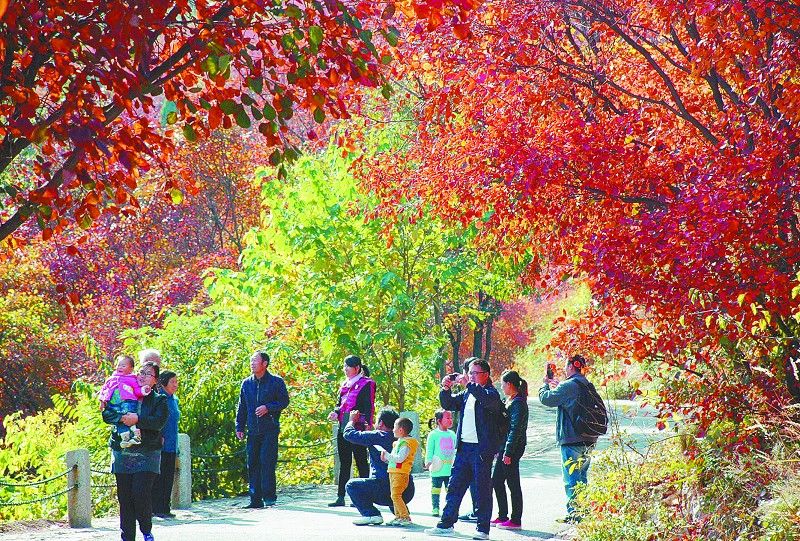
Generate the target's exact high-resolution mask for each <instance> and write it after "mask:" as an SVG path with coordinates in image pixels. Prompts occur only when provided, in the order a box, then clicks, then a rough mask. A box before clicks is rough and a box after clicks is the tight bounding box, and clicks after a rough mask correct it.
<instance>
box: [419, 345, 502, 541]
mask: <svg viewBox="0 0 800 541" xmlns="http://www.w3.org/2000/svg"><path fill="white" fill-rule="evenodd" d="M468 360H469V361H470V364H469V372H468V375H464V374H458V375H456V376H455V377H454V378H451V377H449V376H446V377H445V378H444V379H443V380H442V389H441V390H440V391H439V402H440V403H441V405H442V407H443V408H444V409H446V410H451V411H458V412H460V414H461V422H460V423H459V424H458V432H457V434H456V448H457V450H456V458H455V462H454V463H453V470H452V472H451V473H450V486H449V487H448V490H447V503H446V504H445V506H444V511H442V518H441V520H440V521H439V523H438V524H437V525H436V527H435V528H430V529H427V530H425V533H427V534H428V535H435V536H453V535H455V532H454V530H453V524H455V523H456V521H457V520H458V509H459V507H460V506H461V500H462V499H463V498H464V494H465V493H466V491H467V489H468V488H469V485H470V483H471V482H472V480H473V479H475V480H477V492H478V494H477V495H478V502H477V508H478V527H477V531H476V532H475V534H474V535H473V537H472V538H473V539H489V526H490V524H489V520H490V519H491V515H492V463H493V460H494V456H495V454H497V450H498V449H499V447H500V434H499V433H498V420H499V417H500V415H501V412H502V410H503V401H502V400H500V394H499V393H498V392H497V389H495V388H494V385H492V380H491V378H490V377H489V371H490V370H489V363H487V362H486V361H484V360H483V359H478V358H476V357H473V358H471V359H468ZM454 383H459V384H460V385H463V386H464V387H465V390H464V391H462V392H460V393H458V394H455V395H454V394H453V393H452V391H451V388H452V387H453V384H454ZM473 503H474V502H473Z"/></svg>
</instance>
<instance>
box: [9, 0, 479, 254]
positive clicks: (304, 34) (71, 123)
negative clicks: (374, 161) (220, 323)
mask: <svg viewBox="0 0 800 541" xmlns="http://www.w3.org/2000/svg"><path fill="white" fill-rule="evenodd" d="M427 4H428V3H427V2H416V3H415V5H416V6H417V9H418V11H419V14H418V15H415V16H419V17H424V18H433V19H437V18H438V17H439V15H438V13H439V12H440V11H441V10H442V9H447V8H448V7H449V6H450V5H451V3H450V2H442V1H441V0H437V1H435V2H430V4H431V6H428V5H427ZM462 4H463V6H462V7H461V8H460V11H461V12H465V11H466V10H467V9H469V8H470V7H471V4H472V2H471V0H458V1H457V2H456V5H462ZM393 13H394V6H393V4H388V5H381V4H380V3H377V2H349V1H346V2H340V1H334V0H326V1H322V2H320V1H316V0H297V1H296V2H268V3H265V2H261V1H258V0H197V1H195V0H177V1H171V2H146V3H126V2H114V1H112V2H110V3H108V2H97V1H93V0H89V1H84V0H81V1H76V0H66V1H63V2H56V3H52V2H51V3H46V2H45V3H43V2H39V1H36V0H11V1H10V2H3V3H2V4H0V59H1V61H0V173H6V172H8V171H10V170H11V169H12V168H13V166H14V165H15V164H19V163H20V162H25V163H24V165H29V167H27V168H26V170H25V171H24V173H26V174H22V175H15V177H14V178H8V177H7V178H6V179H5V180H4V183H3V185H0V188H2V191H3V192H4V199H3V200H2V207H0V220H1V221H0V240H3V239H5V238H7V237H9V235H11V234H12V233H13V232H14V231H16V230H17V229H18V228H19V227H20V225H21V224H23V223H24V222H25V221H26V220H27V219H28V218H29V217H31V216H35V217H36V219H37V220H38V222H39V226H40V228H41V229H42V234H43V236H44V237H45V238H49V237H50V236H51V235H52V234H53V233H54V232H58V231H60V230H62V229H63V228H64V227H65V226H66V225H68V223H70V222H71V221H74V222H77V223H78V224H80V225H81V226H82V227H84V228H88V227H89V225H90V224H91V223H92V222H93V221H94V220H96V219H97V218H98V217H99V215H100V213H101V212H102V211H103V209H106V210H107V211H109V212H112V213H118V212H120V211H121V210H125V211H127V212H132V210H131V209H130V208H128V207H126V205H129V204H132V205H133V206H134V207H135V206H136V198H135V195H134V190H135V188H136V186H137V184H138V182H139V178H140V174H142V173H144V172H146V171H147V170H149V169H150V168H151V167H152V165H153V164H157V165H159V166H160V167H161V168H163V171H162V172H161V175H160V177H161V185H160V186H159V191H162V192H164V193H171V194H173V195H175V194H177V193H179V191H180V190H181V189H184V188H186V186H184V183H183V178H184V175H188V173H186V172H184V171H174V168H171V167H169V164H170V155H171V154H172V152H173V151H174V139H173V135H174V132H175V131H176V130H178V131H179V132H182V134H183V136H184V137H185V138H186V139H187V140H189V141H194V140H195V139H197V138H198V137H201V136H204V135H207V134H208V133H209V132H210V131H212V130H215V129H217V128H219V127H222V128H230V127H231V126H233V125H234V123H235V124H237V125H239V126H241V127H244V128H247V127H250V126H251V124H253V123H255V124H257V125H258V131H259V132H261V133H262V134H263V136H264V137H265V140H266V142H267V144H268V146H270V147H276V150H275V151H274V152H273V153H272V154H271V161H272V162H273V164H275V165H277V164H279V163H280V162H281V161H282V160H283V158H284V157H287V158H288V159H292V158H293V156H294V155H295V151H294V150H293V149H291V148H290V149H288V150H286V152H281V151H280V150H277V148H282V147H285V146H287V145H289V146H290V145H291V143H292V141H291V140H289V139H288V135H287V134H288V127H287V122H288V121H289V119H291V118H292V116H293V112H294V111H295V110H304V111H308V112H309V113H310V114H312V115H313V117H314V119H315V120H316V121H317V122H323V121H324V120H325V119H326V118H327V117H332V118H342V117H347V115H348V112H347V108H346V106H345V102H344V100H343V97H346V96H347V95H348V94H349V93H350V92H351V91H352V90H353V89H355V88H359V87H376V86H380V85H382V84H383V78H382V75H381V63H382V62H386V61H388V60H389V59H390V57H388V56H386V55H385V51H383V50H381V49H382V48H384V47H385V46H386V44H387V43H388V44H393V43H396V39H397V35H396V31H395V30H394V29H393V28H392V27H390V26H389V25H388V23H387V21H386V19H390V18H391V17H392V14H393ZM362 21H363V22H362ZM379 47H380V48H381V49H379ZM387 90H388V89H387ZM163 100H169V101H171V102H173V103H174V104H175V110H174V111H171V112H170V113H169V114H168V115H167V118H166V120H167V123H168V125H169V129H167V130H162V129H161V128H160V126H159V124H158V123H157V122H154V121H153V120H152V117H153V113H156V112H158V111H159V110H160V108H161V105H162V102H163ZM23 153H26V155H25V156H23ZM23 158H26V159H23ZM19 177H26V178H27V177H30V180H25V181H23V180H19Z"/></svg>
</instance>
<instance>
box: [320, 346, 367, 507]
mask: <svg viewBox="0 0 800 541" xmlns="http://www.w3.org/2000/svg"><path fill="white" fill-rule="evenodd" d="M344 375H345V378H346V379H345V381H344V383H342V387H341V388H340V389H339V399H338V401H337V403H336V407H335V408H334V410H333V411H332V412H331V413H330V415H328V419H329V420H331V421H336V422H338V423H339V431H338V436H337V441H338V445H337V446H338V451H339V487H338V492H337V497H336V500H335V501H333V502H331V503H329V504H328V506H329V507H340V506H342V505H344V492H345V490H344V487H345V485H346V484H347V481H349V480H350V471H351V469H352V467H353V458H355V460H356V467H357V468H358V476H359V477H369V463H368V462H367V448H366V447H364V446H361V445H355V444H352V443H350V442H348V441H347V440H345V439H344V435H343V434H344V427H345V425H347V423H348V421H349V419H350V412H351V411H354V410H355V411H358V412H359V415H358V421H357V422H356V428H358V429H359V430H370V429H372V419H373V416H374V414H375V381H373V380H372V379H370V378H369V369H368V368H367V367H366V366H365V365H364V364H362V363H361V359H360V358H359V357H357V356H355V355H348V356H347V357H345V359H344Z"/></svg>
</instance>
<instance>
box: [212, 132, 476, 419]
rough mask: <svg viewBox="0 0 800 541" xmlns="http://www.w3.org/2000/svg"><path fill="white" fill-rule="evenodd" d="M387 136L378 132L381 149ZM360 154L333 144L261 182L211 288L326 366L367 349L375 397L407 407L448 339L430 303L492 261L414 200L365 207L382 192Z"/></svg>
mask: <svg viewBox="0 0 800 541" xmlns="http://www.w3.org/2000/svg"><path fill="white" fill-rule="evenodd" d="M392 136H393V135H392V134H391V133H387V134H378V135H375V139H376V140H374V141H372V143H373V144H374V145H375V148H383V149H385V148H387V147H388V146H391V144H392ZM355 159H357V157H356V156H354V155H352V154H346V153H345V155H343V151H342V150H341V149H339V148H337V147H335V146H330V147H329V148H328V149H327V150H325V151H324V152H322V153H321V154H319V155H306V156H304V157H302V158H300V159H299V160H298V162H297V163H296V164H295V165H294V166H293V167H292V168H290V170H289V174H288V180H287V181H285V182H282V181H277V180H273V181H270V182H265V183H264V188H263V196H264V201H263V203H264V207H265V208H266V209H267V210H266V212H265V215H264V217H263V226H262V227H261V228H259V229H258V230H255V231H253V232H252V233H251V235H250V237H249V238H248V243H247V247H246V248H245V250H244V252H243V253H242V257H241V260H240V263H241V268H240V270H238V271H230V270H220V271H218V272H217V274H216V277H215V279H214V280H213V282H212V283H211V288H210V294H211V296H212V298H213V299H214V302H215V303H216V304H218V305H219V306H222V307H225V308H226V309H228V310H231V311H235V312H236V311H238V312H239V313H242V314H249V315H250V316H251V317H254V318H256V319H257V320H259V321H260V323H261V324H263V325H264V326H265V328H270V327H274V326H276V324H277V327H279V328H291V329H292V330H291V331H287V332H284V331H282V330H278V331H277V333H278V335H279V336H281V337H282V338H286V339H288V340H289V342H290V343H293V344H294V345H295V347H296V348H297V349H298V350H303V351H305V352H306V353H307V354H308V355H309V356H310V358H312V359H314V361H315V362H316V363H317V364H318V365H319V366H320V367H321V368H322V370H323V371H324V372H326V373H337V372H338V371H339V369H340V366H339V363H340V362H341V359H342V358H343V357H344V356H345V355H346V354H348V353H350V352H354V353H358V354H360V355H361V356H362V357H363V358H364V359H365V362H366V363H367V364H368V365H370V366H371V367H372V368H373V372H374V373H375V376H376V377H377V378H378V379H379V383H380V384H379V388H378V392H379V395H380V398H381V399H382V400H383V401H384V402H387V403H388V402H390V403H393V404H395V405H397V406H398V407H399V408H401V409H403V408H406V407H407V406H408V401H407V393H408V392H409V391H410V390H411V389H413V388H414V387H416V386H419V385H425V386H427V387H430V386H431V385H433V384H434V378H432V377H430V376H432V375H433V374H435V373H436V372H437V371H438V370H439V368H440V349H441V346H442V345H443V344H444V343H445V342H444V332H443V329H442V328H441V326H439V327H438V328H437V326H436V325H435V323H434V322H435V318H434V305H436V304H441V303H442V299H448V298H450V299H453V298H460V297H464V296H466V295H467V294H469V293H471V292H474V291H476V290H477V289H478V287H479V285H480V284H481V283H482V282H483V281H485V277H486V276H487V274H488V272H489V271H488V270H487V269H485V268H484V267H483V266H481V265H480V264H479V263H478V262H477V260H476V258H475V254H474V253H473V252H472V251H471V250H470V249H469V248H468V240H469V239H468V235H466V234H464V233H463V232H457V231H456V230H448V229H445V228H444V227H443V226H442V224H441V223H440V222H438V221H436V220H434V219H432V218H431V217H429V216H428V215H427V214H426V212H425V208H424V207H422V206H421V205H419V204H418V203H417V202H414V201H408V202H407V203H406V205H405V208H404V210H403V212H401V213H398V214H397V215H396V216H395V219H393V220H390V221H381V220H372V219H370V218H372V217H375V216H376V215H377V212H378V211H377V206H378V202H377V200H376V199H374V198H373V197H372V196H370V195H369V194H367V193H364V192H363V191H361V190H360V189H359V186H358V183H357V182H356V180H355V179H354V178H353V175H352V174H351V172H350V167H351V164H352V163H353V161H354V160H355ZM258 174H260V175H262V176H267V175H269V174H270V171H269V170H262V171H260V172H259V173H258ZM295 331H296V332H295ZM412 372H415V373H416V372H420V373H424V374H428V377H427V379H426V378H414V379H411V378H409V374H410V373H412ZM430 390H432V389H430ZM412 392H413V391H412ZM414 394H417V393H414Z"/></svg>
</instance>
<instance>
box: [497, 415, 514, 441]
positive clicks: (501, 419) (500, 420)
mask: <svg viewBox="0 0 800 541" xmlns="http://www.w3.org/2000/svg"><path fill="white" fill-rule="evenodd" d="M496 420H497V436H498V438H499V439H500V441H505V439H506V438H507V437H508V431H509V430H510V429H511V419H509V417H508V410H507V409H506V408H503V409H502V410H500V413H498V414H497V415H496Z"/></svg>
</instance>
